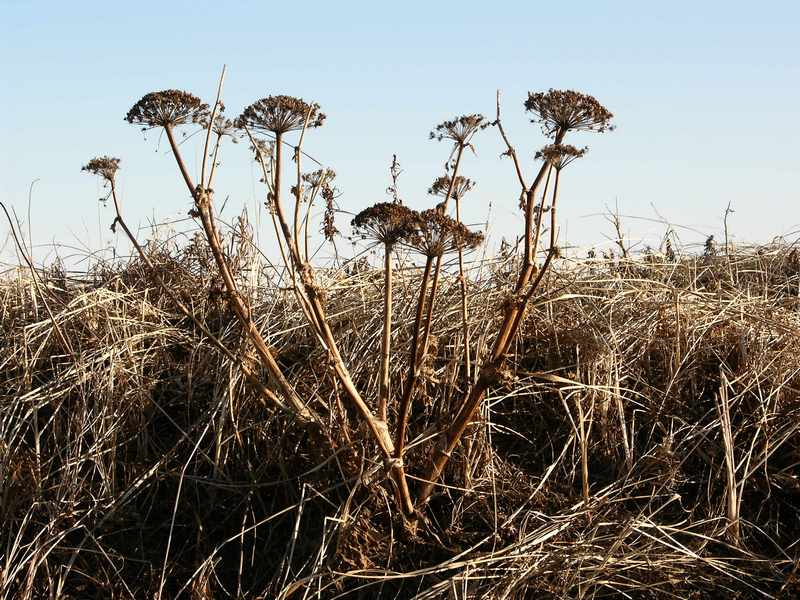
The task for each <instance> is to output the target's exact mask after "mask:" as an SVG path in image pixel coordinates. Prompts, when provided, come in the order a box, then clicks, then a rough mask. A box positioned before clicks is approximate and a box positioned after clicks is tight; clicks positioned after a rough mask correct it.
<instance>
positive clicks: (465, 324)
mask: <svg viewBox="0 0 800 600" xmlns="http://www.w3.org/2000/svg"><path fill="white" fill-rule="evenodd" d="M456 221H458V222H459V223H460V222H461V201H460V199H459V198H456ZM458 280H459V284H460V287H461V326H462V328H463V330H464V381H465V384H466V387H465V388H464V389H469V386H470V384H471V383H472V358H471V356H470V346H469V315H468V312H467V276H466V273H465V272H464V249H463V248H461V247H459V249H458Z"/></svg>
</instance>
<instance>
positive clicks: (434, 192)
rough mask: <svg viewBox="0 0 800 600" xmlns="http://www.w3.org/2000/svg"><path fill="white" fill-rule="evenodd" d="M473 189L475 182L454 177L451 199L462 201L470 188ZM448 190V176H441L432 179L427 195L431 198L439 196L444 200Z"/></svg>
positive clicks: (459, 176)
mask: <svg viewBox="0 0 800 600" xmlns="http://www.w3.org/2000/svg"><path fill="white" fill-rule="evenodd" d="M474 187H475V182H474V181H472V180H471V179H467V178H466V177H462V176H461V175H456V179H455V183H454V184H453V193H452V198H453V199H455V200H463V198H464V196H466V195H467V192H469V191H470V190H471V189H472V188H474ZM449 189H450V176H449V175H443V176H442V177H437V178H436V179H434V181H433V183H432V184H431V187H429V188H428V193H429V194H430V195H431V196H439V197H441V198H445V197H446V196H447V190H449Z"/></svg>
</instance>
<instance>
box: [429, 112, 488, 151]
mask: <svg viewBox="0 0 800 600" xmlns="http://www.w3.org/2000/svg"><path fill="white" fill-rule="evenodd" d="M489 125H490V123H489V122H488V121H487V120H486V118H485V117H484V116H483V115H477V114H475V115H463V116H461V117H456V118H455V119H453V120H452V121H445V122H444V123H440V124H439V125H437V126H436V127H435V128H434V130H433V131H431V134H430V138H431V139H432V140H439V141H440V142H441V141H442V140H445V139H446V140H452V141H453V142H455V143H456V144H457V145H459V146H468V145H469V142H470V140H471V139H472V136H473V135H475V134H476V133H477V132H479V131H480V130H481V129H486V128H487V127H488V126H489Z"/></svg>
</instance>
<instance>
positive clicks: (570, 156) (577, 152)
mask: <svg viewBox="0 0 800 600" xmlns="http://www.w3.org/2000/svg"><path fill="white" fill-rule="evenodd" d="M588 151H589V148H587V147H586V146H584V147H583V148H576V147H575V146H570V145H569V144H550V145H548V146H545V147H544V148H542V149H541V150H539V151H538V152H537V153H536V157H535V158H536V160H544V161H546V162H549V163H550V164H551V165H553V168H554V169H555V170H556V171H560V170H561V169H563V168H564V167H566V166H567V165H568V164H569V163H571V162H573V161H576V160H578V159H579V158H581V157H582V156H584V155H585V154H586V153H587V152H588Z"/></svg>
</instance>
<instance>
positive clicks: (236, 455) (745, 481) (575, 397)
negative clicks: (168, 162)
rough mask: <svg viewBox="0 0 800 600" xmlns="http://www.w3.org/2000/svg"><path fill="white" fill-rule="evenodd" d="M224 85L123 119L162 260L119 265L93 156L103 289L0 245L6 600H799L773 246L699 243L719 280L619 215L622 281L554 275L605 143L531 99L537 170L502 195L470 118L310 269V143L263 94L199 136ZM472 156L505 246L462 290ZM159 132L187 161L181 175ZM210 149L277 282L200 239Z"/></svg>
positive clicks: (101, 164) (790, 340) (799, 494)
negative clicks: (563, 222)
mask: <svg viewBox="0 0 800 600" xmlns="http://www.w3.org/2000/svg"><path fill="white" fill-rule="evenodd" d="M224 78H225V73H224V71H223V75H222V77H221V78H220V83H219V87H218V92H217V97H216V100H215V102H214V103H213V104H211V105H209V104H205V103H203V102H202V101H201V100H200V99H199V98H198V97H196V96H194V95H192V94H190V93H188V92H184V91H180V90H165V91H161V92H153V93H150V94H147V95H145V96H143V97H142V98H141V99H140V100H139V101H138V102H137V103H136V104H135V105H134V106H133V108H131V110H130V111H129V112H128V113H127V116H126V120H127V121H128V122H129V123H131V124H135V125H137V126H138V127H140V128H143V129H145V130H149V129H156V130H157V131H159V132H161V133H163V134H164V135H165V137H166V140H167V142H168V144H169V148H170V151H171V153H172V155H173V158H174V160H175V164H176V167H177V170H178V173H179V176H180V177H181V179H182V181H183V182H184V183H185V185H186V191H187V193H188V196H189V198H190V199H191V204H192V207H191V210H190V212H189V214H190V216H191V217H192V219H194V221H195V223H196V226H197V232H196V235H195V237H194V239H193V241H192V243H190V244H188V245H186V246H181V247H178V246H172V245H168V244H165V243H160V242H158V241H154V240H151V241H150V242H147V243H146V244H142V243H140V242H139V240H137V239H136V236H135V234H134V233H133V232H132V230H131V229H130V228H129V227H128V225H127V223H126V221H125V217H124V207H123V206H122V205H121V203H120V199H119V198H118V196H117V179H118V177H119V176H120V174H119V171H120V163H121V161H120V160H119V159H117V158H114V157H111V156H101V157H98V158H95V159H92V160H90V161H89V162H88V163H87V164H86V165H85V167H84V171H88V172H89V173H90V174H93V175H96V176H98V177H100V178H101V179H102V180H103V182H104V183H105V185H106V187H107V189H108V199H110V200H111V201H112V202H113V208H114V211H115V219H114V221H113V223H112V229H114V230H116V228H117V227H120V228H121V232H122V233H124V235H125V236H126V237H127V238H128V240H129V241H130V243H131V246H132V248H133V250H134V251H135V255H134V257H133V258H131V259H130V260H123V261H120V262H115V263H108V264H102V263H101V264H99V265H98V266H96V267H95V268H94V269H93V270H92V271H91V272H89V273H84V274H82V275H81V276H79V277H77V278H70V277H68V276H67V274H66V273H64V272H62V271H60V270H59V269H58V268H57V267H52V268H48V269H42V268H37V267H36V266H35V265H34V263H33V261H32V259H31V258H30V256H29V254H28V252H27V249H26V246H25V240H24V238H23V237H22V236H21V235H19V234H18V231H17V230H18V227H17V224H15V223H14V220H13V219H12V217H11V216H10V215H8V214H7V215H6V216H7V217H8V219H7V220H8V223H9V225H10V226H11V233H12V237H13V239H14V242H15V243H16V246H17V249H18V252H19V255H20V258H21V264H24V265H25V268H20V269H17V271H16V275H15V277H11V278H8V279H6V280H4V281H3V283H2V285H1V286H0V293H2V295H3V297H2V299H1V301H2V305H0V306H2V312H1V313H0V319H1V320H2V326H3V329H2V338H0V344H2V345H0V368H2V376H0V397H2V399H3V401H2V404H0V410H1V411H2V413H0V416H1V418H0V427H2V438H0V440H1V441H0V452H2V454H0V467H1V468H2V481H3V488H2V495H1V496H0V501H1V502H2V506H1V507H0V508H2V511H3V515H2V517H3V523H4V525H5V527H4V529H3V534H2V536H3V538H2V542H3V546H2V547H3V550H2V552H3V554H2V561H1V564H0V589H1V590H2V592H3V594H4V595H5V597H6V598H44V597H48V598H87V597H96V598H107V597H111V598H156V599H158V600H164V599H166V598H178V597H185V598H194V599H198V600H199V599H204V598H225V597H228V598H281V599H282V598H320V599H322V598H343V597H349V598H375V597H382V598H453V599H456V598H458V599H466V598H496V599H498V600H499V599H501V598H504V599H505V598H509V599H511V598H528V597H553V598H562V597H575V598H583V597H587V596H592V597H617V596H620V595H622V596H625V597H631V598H651V597H685V596H686V595H687V594H694V596H695V597H703V596H704V595H711V596H713V597H718V596H719V595H720V594H723V595H729V596H732V597H773V596H776V595H785V596H786V597H791V596H792V595H793V594H795V593H796V592H797V591H798V590H797V587H798V584H797V583H796V576H797V567H798V565H799V564H800V563H798V556H797V547H796V543H797V539H798V535H799V534H800V524H799V523H798V517H797V509H798V503H800V500H798V499H800V484H799V483H798V468H797V467H798V464H800V452H798V431H797V430H798V428H800V420H799V419H798V411H799V410H800V403H798V399H797V373H798V369H800V358H798V355H797V353H796V352H795V351H794V343H795V340H796V338H797V334H798V330H799V328H800V324H798V322H797V321H798V308H799V307H798V305H797V304H798V296H800V291H799V290H798V257H797V253H796V250H795V248H794V246H793V245H791V244H788V243H776V244H773V245H770V246H765V247H759V248H747V249H739V250H736V249H735V248H734V246H733V245H732V244H730V240H729V238H728V235H727V232H726V243H725V248H724V251H722V252H720V251H719V250H718V249H717V247H716V245H715V244H714V241H713V237H712V238H709V240H708V241H707V243H706V248H705V251H704V253H703V255H702V256H692V255H683V256H681V255H679V253H678V252H677V251H676V247H675V244H674V243H673V240H672V239H671V237H670V236H667V238H666V239H665V244H664V253H663V255H662V254H660V253H656V252H653V251H652V250H650V251H647V252H645V253H643V254H641V255H639V256H634V255H632V254H631V252H630V249H629V247H628V246H627V245H626V243H625V240H624V239H623V237H622V230H621V223H620V221H619V217H618V216H617V217H616V220H615V221H613V223H614V225H615V228H616V231H617V237H618V239H617V240H616V243H617V244H618V245H619V247H620V248H621V249H622V258H621V259H619V260H616V259H614V258H613V254H611V253H609V254H607V255H605V256H604V258H603V260H597V259H596V257H595V256H594V254H592V255H591V256H590V258H588V259H586V260H580V261H575V260H571V259H567V258H565V257H564V256H563V255H562V251H561V249H560V247H559V243H560V242H559V229H558V219H557V204H558V199H559V187H560V184H561V180H562V176H563V173H562V172H563V171H564V170H565V168H566V167H567V166H568V165H570V164H571V163H572V162H574V161H575V160H577V159H579V158H582V157H584V156H585V154H586V152H587V149H586V148H585V147H581V148H578V147H575V146H572V145H569V144H566V143H564V140H565V139H566V138H567V137H568V136H569V137H571V136H572V135H574V134H575V133H581V132H584V133H585V132H594V133H602V132H606V131H610V130H612V129H613V128H614V127H613V125H612V123H611V119H612V115H611V113H610V112H609V111H608V110H607V109H606V108H605V107H603V106H602V105H601V104H600V103H599V102H598V101H597V100H596V99H595V98H593V97H592V96H588V95H586V94H582V93H578V92H574V91H570V90H567V91H561V90H552V89H551V90H549V91H547V92H539V93H530V94H529V95H528V99H527V101H526V102H525V103H524V107H525V109H526V111H528V112H529V115H530V117H531V119H532V121H533V122H534V123H538V124H539V125H541V128H542V132H543V133H544V136H545V138H546V142H547V143H546V145H545V146H544V147H543V148H542V149H541V150H540V151H539V152H535V151H526V155H529V156H531V157H535V161H534V173H535V174H534V176H533V177H532V178H529V177H528V176H527V175H526V171H527V169H528V168H529V165H528V164H527V162H528V161H526V160H524V159H523V158H522V157H521V156H522V155H518V153H517V151H516V149H515V146H514V145H512V143H511V141H510V138H509V136H508V134H507V132H506V130H505V129H504V127H503V124H502V122H501V118H500V116H501V107H500V96H499V93H498V96H497V102H496V117H495V120H494V121H491V122H490V121H488V120H487V119H486V118H485V117H483V116H482V115H478V114H470V115H463V116H460V117H456V118H454V119H452V120H449V121H444V122H443V123H441V124H440V125H437V126H436V127H435V128H434V130H433V132H431V134H430V137H431V139H434V140H438V141H445V142H446V143H447V144H450V150H449V157H448V158H447V160H446V162H445V165H444V175H443V176H441V177H439V178H438V179H437V180H436V181H435V182H434V184H433V186H432V187H431V190H430V192H431V194H432V195H434V196H438V197H440V198H442V200H441V202H440V203H439V204H437V205H436V207H435V208H430V209H428V210H422V211H414V210H410V209H408V208H407V207H405V206H403V204H402V201H401V199H400V196H399V191H398V176H399V174H400V168H399V164H398V163H397V161H396V158H395V159H394V160H393V162H392V167H391V171H390V172H391V176H392V184H391V187H390V188H389V189H388V190H387V191H388V193H389V194H390V196H391V200H392V202H390V203H387V202H380V203H377V204H375V205H374V206H372V207H369V208H366V209H364V210H363V211H362V212H360V213H359V214H358V215H356V217H355V218H354V219H353V222H352V225H353V227H354V229H355V233H356V234H357V235H360V236H361V237H362V238H363V239H364V240H368V241H371V242H372V243H374V244H375V246H374V248H373V250H374V251H375V252H376V253H377V254H380V253H382V255H380V256H379V258H376V260H374V261H371V260H369V259H366V258H360V259H352V260H344V261H342V260H337V261H335V262H334V263H333V265H321V264H319V262H318V261H316V260H315V258H314V252H312V251H311V248H312V245H311V242H310V240H311V238H312V236H313V235H314V231H315V230H318V231H319V232H320V233H321V234H322V235H323V236H324V238H325V239H326V240H328V241H330V240H333V239H335V237H336V236H337V235H338V234H339V231H338V230H337V228H336V222H335V213H336V198H337V190H336V188H335V186H334V179H335V172H334V171H333V170H332V169H330V168H326V167H324V166H323V165H322V164H321V163H319V162H318V161H316V159H313V158H311V157H309V156H308V155H307V154H306V152H305V150H304V149H303V148H304V146H303V143H304V140H305V139H306V136H307V135H311V132H312V130H314V129H317V128H319V127H321V126H322V125H323V123H324V121H325V119H326V116H325V115H324V114H323V113H322V112H321V110H320V106H319V105H317V104H316V103H309V102H305V101H303V100H301V99H299V98H294V97H291V96H285V95H276V96H267V97H264V98H262V99H260V100H257V101H256V102H254V103H252V104H251V105H250V106H248V107H247V108H245V109H244V111H243V112H242V114H241V115H240V116H239V117H238V118H236V119H235V120H230V119H227V118H226V117H225V115H224V110H225V106H224V104H223V103H222V101H221V95H222V88H223V82H224ZM490 127H492V128H494V129H495V130H496V131H497V132H498V134H499V136H500V138H501V139H502V142H503V145H504V147H505V152H504V153H503V156H504V157H507V158H508V159H509V162H510V163H511V165H512V167H513V170H512V171H511V174H512V176H513V177H514V178H515V180H516V181H518V182H519V185H520V187H519V197H518V199H515V201H518V202H519V208H520V210H521V213H522V217H523V219H522V220H523V222H524V226H523V228H522V231H521V235H520V236H519V238H518V244H517V245H516V247H515V248H513V249H512V247H510V246H508V245H506V246H504V247H503V249H502V251H501V253H500V255H499V256H498V257H497V258H496V259H484V260H477V259H475V255H476V254H477V253H474V252H473V251H474V250H475V249H476V248H477V247H479V246H480V245H481V244H482V243H483V241H484V237H483V234H482V233H481V232H478V231H472V230H471V229H470V228H468V227H467V226H465V224H464V223H462V222H461V218H460V214H461V213H460V202H461V200H462V199H463V196H464V195H465V194H466V193H467V192H468V191H469V189H470V188H471V187H472V186H473V183H474V182H472V181H471V180H469V179H467V178H466V177H465V176H464V175H463V174H462V173H463V172H464V171H465V169H467V167H468V163H467V162H465V159H466V158H467V156H468V153H467V152H466V150H473V149H474V144H475V143H476V142H475V139H476V138H477V137H478V136H479V134H480V135H485V133H483V131H484V130H485V129H488V128H490ZM179 128H180V129H181V130H182V131H185V130H186V129H187V128H194V129H195V133H198V134H200V135H198V136H194V137H193V136H191V135H188V136H187V137H186V138H185V139H186V141H187V142H188V141H189V140H192V139H194V140H195V143H197V145H198V150H200V149H201V150H202V154H200V156H201V159H200V160H199V161H198V162H199V163H200V164H199V165H197V168H196V172H192V171H191V170H190V168H189V167H188V165H187V163H186V162H185V160H184V158H183V153H184V152H186V149H185V148H183V144H179V143H178V141H177V140H178V138H177V135H178V129H179ZM228 138H232V139H233V140H236V139H242V140H246V141H247V142H248V144H249V148H250V151H251V152H252V158H253V160H254V161H255V164H256V168H257V169H258V170H259V172H260V177H261V183H263V184H264V207H265V209H266V211H267V214H268V215H269V217H270V218H271V220H272V225H273V229H274V237H272V238H271V239H270V242H272V243H273V244H274V249H275V252H276V254H279V255H280V257H281V262H282V265H280V266H279V267H276V266H275V265H272V264H270V263H269V262H268V261H267V260H266V258H265V257H266V255H265V254H261V252H262V250H263V249H261V248H256V247H255V245H254V237H253V235H252V232H251V231H250V229H249V226H248V224H247V219H246V216H245V215H243V216H242V217H241V218H240V219H239V220H238V221H237V222H236V223H235V224H233V225H232V226H227V225H225V224H224V223H223V222H222V221H221V220H220V219H219V217H218V215H217V210H218V208H217V207H216V206H215V197H216V193H215V190H214V185H213V184H214V180H215V179H214V178H215V175H216V174H217V171H218V167H219V165H220V162H219V160H218V158H219V150H220V147H221V145H222V143H223V141H225V140H226V139H228ZM309 161H311V162H314V163H315V164H316V166H317V167H321V168H319V169H317V170H315V171H313V172H303V164H304V163H307V162H309ZM536 161H538V163H537V162H536ZM569 171H570V173H571V172H572V168H570V169H569ZM286 172H291V174H290V175H289V177H290V179H291V186H290V185H287V183H286V175H287V173H286ZM286 188H288V189H286ZM286 191H288V192H289V193H288V194H286V193H285V192H286ZM451 199H453V201H454V202H453V203H454V204H455V218H453V217H451V216H450V214H449V213H450V212H451V211H450V210H449V206H450V203H449V201H450V200H451ZM315 203H316V204H319V205H321V206H320V207H321V208H322V211H321V212H320V211H319V210H317V207H316V206H315ZM3 209H4V210H5V206H3ZM259 257H262V258H259ZM373 263H374V266H373Z"/></svg>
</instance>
